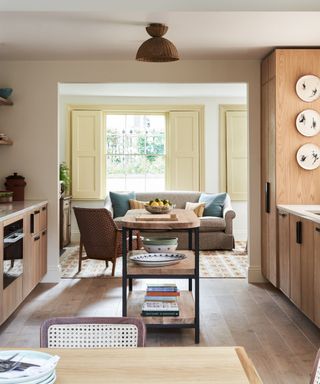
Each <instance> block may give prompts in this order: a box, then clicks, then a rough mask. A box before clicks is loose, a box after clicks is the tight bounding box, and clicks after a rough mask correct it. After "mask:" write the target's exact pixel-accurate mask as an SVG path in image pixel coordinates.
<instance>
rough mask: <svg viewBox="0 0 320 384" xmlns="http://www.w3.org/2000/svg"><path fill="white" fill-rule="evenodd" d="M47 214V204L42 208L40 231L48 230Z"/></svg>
mask: <svg viewBox="0 0 320 384" xmlns="http://www.w3.org/2000/svg"><path fill="white" fill-rule="evenodd" d="M47 212H48V206H47V204H45V205H43V206H42V207H41V208H40V231H44V230H45V229H47Z"/></svg>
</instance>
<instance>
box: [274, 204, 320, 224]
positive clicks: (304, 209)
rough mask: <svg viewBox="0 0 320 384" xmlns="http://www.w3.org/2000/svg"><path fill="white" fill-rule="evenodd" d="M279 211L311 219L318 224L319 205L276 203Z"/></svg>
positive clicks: (319, 216) (319, 217)
mask: <svg viewBox="0 0 320 384" xmlns="http://www.w3.org/2000/svg"><path fill="white" fill-rule="evenodd" d="M277 208H278V209H280V210H281V211H285V212H288V213H293V214H294V215H297V216H301V217H302V218H304V219H308V220H312V221H314V222H315V223H319V224H320V205H311V204H310V205H282V204H281V205H277ZM316 212H318V214H316Z"/></svg>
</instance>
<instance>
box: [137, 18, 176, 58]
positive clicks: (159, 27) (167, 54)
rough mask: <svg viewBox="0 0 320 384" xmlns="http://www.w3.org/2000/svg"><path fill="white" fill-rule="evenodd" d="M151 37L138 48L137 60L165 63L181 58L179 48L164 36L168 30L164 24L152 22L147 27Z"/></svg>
mask: <svg viewBox="0 0 320 384" xmlns="http://www.w3.org/2000/svg"><path fill="white" fill-rule="evenodd" d="M146 30H147V32H148V34H149V35H150V36H151V39H148V40H146V41H145V42H144V43H142V44H141V46H140V48H139V49H138V52H137V55H136V60H138V61H148V62H155V63H163V62H168V61H177V60H179V54H178V51H177V48H176V47H175V46H174V45H173V44H172V43H171V41H169V40H167V39H165V38H164V37H162V36H163V35H165V34H166V33H167V31H168V27H167V26H166V25H164V24H159V23H152V24H149V25H148V26H147V27H146Z"/></svg>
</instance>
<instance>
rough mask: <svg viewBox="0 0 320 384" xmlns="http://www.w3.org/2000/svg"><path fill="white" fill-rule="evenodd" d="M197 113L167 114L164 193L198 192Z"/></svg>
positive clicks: (180, 112)
mask: <svg viewBox="0 0 320 384" xmlns="http://www.w3.org/2000/svg"><path fill="white" fill-rule="evenodd" d="M199 174H200V172H199V113H198V112H193V111H179V112H170V113H169V123H168V136H167V189H171V190H176V191H178V190H180V191H182V190H184V191H198V190H199V189H200V177H199Z"/></svg>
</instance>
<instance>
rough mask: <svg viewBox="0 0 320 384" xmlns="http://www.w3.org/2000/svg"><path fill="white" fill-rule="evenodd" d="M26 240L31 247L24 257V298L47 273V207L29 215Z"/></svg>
mask: <svg viewBox="0 0 320 384" xmlns="http://www.w3.org/2000/svg"><path fill="white" fill-rule="evenodd" d="M26 240H27V242H28V243H29V246H28V252H26V254H25V255H24V273H23V297H24V298H25V297H27V296H28V295H29V293H30V292H31V291H32V290H33V289H34V288H35V287H36V285H37V284H38V283H39V282H40V281H41V279H42V278H43V276H44V275H45V274H46V272H47V206H43V207H40V209H36V210H35V211H33V212H31V213H28V214H27V233H26Z"/></svg>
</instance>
